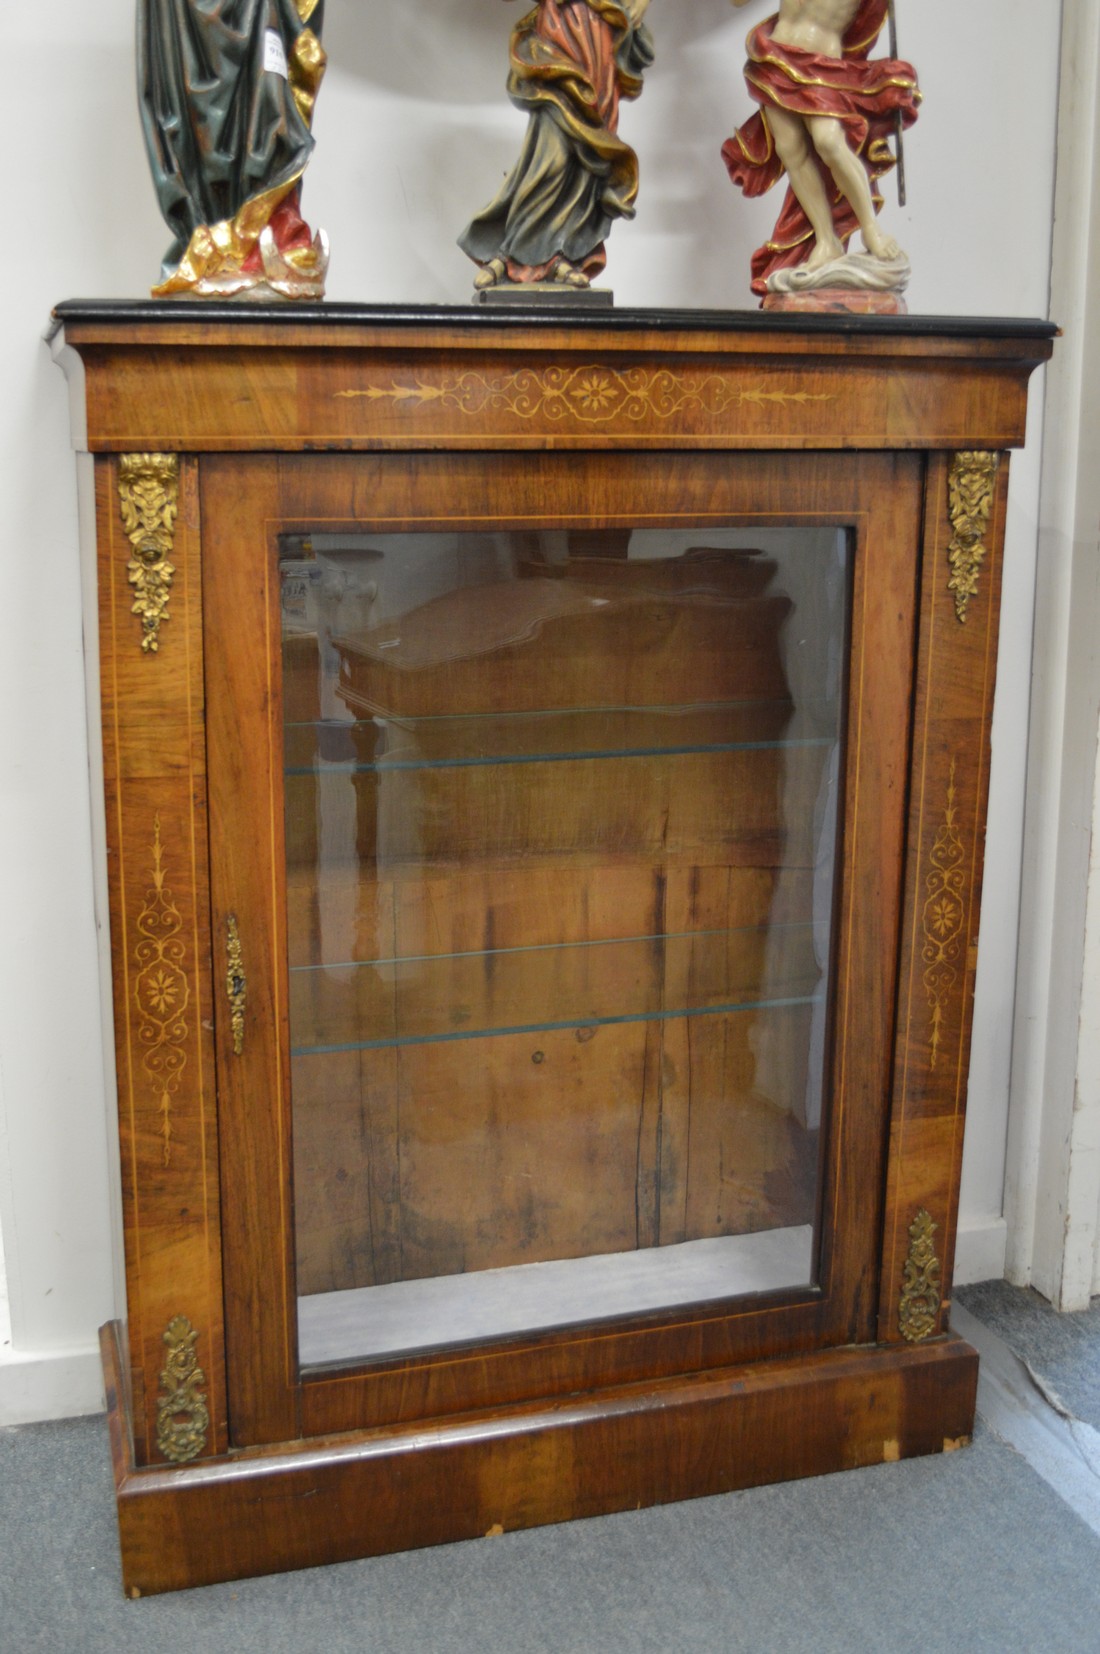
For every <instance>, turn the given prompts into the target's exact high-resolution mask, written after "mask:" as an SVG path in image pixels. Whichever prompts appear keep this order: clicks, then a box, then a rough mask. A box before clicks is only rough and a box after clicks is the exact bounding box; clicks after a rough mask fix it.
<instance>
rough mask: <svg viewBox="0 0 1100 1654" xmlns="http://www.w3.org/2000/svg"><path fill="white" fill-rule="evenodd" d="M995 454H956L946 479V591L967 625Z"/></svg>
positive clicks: (981, 557) (985, 529)
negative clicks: (948, 574)
mask: <svg viewBox="0 0 1100 1654" xmlns="http://www.w3.org/2000/svg"><path fill="white" fill-rule="evenodd" d="M996 475H997V455H996V454H988V453H984V452H982V451H980V450H977V451H970V450H968V451H964V452H963V453H959V454H956V455H955V458H954V460H953V461H952V465H951V472H950V475H949V477H948V483H947V487H948V505H949V510H950V513H951V543H950V545H949V546H948V548H947V558H948V562H949V563H950V564H951V578H950V580H949V581H948V582H947V589H948V591H950V592H953V593H954V596H955V613H956V615H957V616H958V618H959V621H960V623H961V624H963V625H965V623H966V611H967V608H968V606H969V604H970V599H971V598H972V597H975V596H977V592H978V578H979V575H980V574H981V568H982V563H983V561H984V560H985V555H986V545H985V537H986V534H987V533H988V531H989V519H990V515H991V513H992V511H993V482H994V478H995V477H996Z"/></svg>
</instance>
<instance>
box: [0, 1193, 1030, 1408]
mask: <svg viewBox="0 0 1100 1654" xmlns="http://www.w3.org/2000/svg"><path fill="white" fill-rule="evenodd" d="M1005 1233H1006V1231H1005V1222H1004V1219H1003V1218H985V1219H981V1220H976V1221H965V1220H964V1222H963V1224H962V1226H961V1227H960V1229H959V1241H958V1248H957V1251H956V1254H955V1280H956V1282H957V1283H958V1285H959V1286H972V1285H973V1284H974V1283H975V1282H976V1281H999V1280H1001V1279H1002V1278H1003V1276H1004V1259H1005ZM103 1406H104V1401H103V1375H102V1373H101V1371H100V1365H99V1345H98V1342H96V1343H94V1344H93V1343H90V1344H89V1345H88V1347H87V1348H85V1349H78V1350H49V1351H20V1352H18V1353H13V1352H11V1351H10V1350H0V1429H3V1428H6V1427H8V1426H11V1425H14V1424H37V1423H40V1422H44V1421H46V1420H48V1419H66V1418H78V1417H82V1416H83V1415H85V1414H88V1413H99V1412H102V1411H103Z"/></svg>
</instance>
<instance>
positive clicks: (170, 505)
mask: <svg viewBox="0 0 1100 1654" xmlns="http://www.w3.org/2000/svg"><path fill="white" fill-rule="evenodd" d="M179 492H180V462H179V459H178V457H177V456H176V455H175V454H123V455H122V458H121V460H120V462H119V472H118V493H119V503H120V506H121V510H122V526H123V528H124V529H125V530H126V536H127V539H128V540H129V541H130V545H131V547H132V548H133V556H132V557H131V559H130V562H129V565H128V567H127V576H128V578H129V581H130V584H131V586H133V588H134V606H133V609H132V610H131V613H132V614H136V615H138V616H140V619H141V647H142V649H143V650H144V652H145V653H146V654H151V655H155V654H156V653H157V651H158V649H159V648H160V628H161V623H162V622H163V621H166V620H171V618H172V617H171V615H170V614H169V613H168V600H169V598H170V597H171V595H172V576H173V575H174V574H175V572H176V570H175V567H174V565H173V564H172V563H171V562H170V561H169V558H170V556H171V552H172V545H173V542H174V539H175V532H176V515H177V512H178V511H179Z"/></svg>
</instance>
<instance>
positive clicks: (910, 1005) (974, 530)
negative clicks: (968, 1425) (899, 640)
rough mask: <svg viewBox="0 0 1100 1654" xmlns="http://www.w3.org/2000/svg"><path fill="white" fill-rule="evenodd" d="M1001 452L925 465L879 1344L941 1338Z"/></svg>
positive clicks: (962, 1089)
mask: <svg viewBox="0 0 1100 1654" xmlns="http://www.w3.org/2000/svg"><path fill="white" fill-rule="evenodd" d="M1007 488H1008V456H1007V455H998V454H994V453H985V452H979V453H975V452H964V453H956V454H940V455H936V456H935V459H934V460H933V461H932V462H931V463H930V465H929V473H928V487H927V493H926V509H925V530H924V561H923V574H922V590H921V618H920V637H919V642H918V652H917V690H916V703H915V719H914V732H913V755H912V771H911V778H910V807H909V844H908V854H907V862H906V885H905V890H906V894H905V918H904V923H903V928H902V953H901V977H900V998H899V1016H898V1041H897V1052H896V1059H895V1072H894V1092H893V1106H892V1117H891V1126H890V1164H889V1171H888V1176H887V1197H886V1225H885V1231H884V1238H883V1281H882V1296H881V1301H880V1306H879V1329H880V1338H881V1339H882V1340H883V1341H886V1342H893V1341H898V1340H901V1339H905V1340H908V1341H909V1342H914V1343H917V1342H921V1341H922V1340H923V1339H925V1338H929V1337H932V1336H933V1335H934V1334H936V1333H938V1332H940V1331H942V1330H943V1324H944V1316H945V1312H946V1307H947V1303H948V1299H949V1296H950V1286H951V1269H952V1264H953V1257H954V1246H955V1227H956V1223H957V1218H958V1194H959V1177H960V1171H961V1164H962V1138H963V1118H964V1114H965V1108H966V1086H967V1074H968V1070H969V1064H970V1033H971V1023H972V1018H973V1005H974V976H975V970H976V966H977V946H978V941H977V929H978V915H979V911H980V906H981V887H982V866H983V856H984V848H985V816H986V804H987V799H988V794H989V743H990V719H991V715H992V708H993V685H994V676H995V672H996V657H997V627H998V615H999V608H1000V586H1001V551H1002V547H1003V543H1004V520H1005V498H1006V494H1007Z"/></svg>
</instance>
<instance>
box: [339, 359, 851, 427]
mask: <svg viewBox="0 0 1100 1654" xmlns="http://www.w3.org/2000/svg"><path fill="white" fill-rule="evenodd" d="M335 394H336V395H337V396H338V397H343V398H348V399H351V398H361V399H363V400H365V401H368V402H381V401H388V402H392V403H394V404H395V405H399V406H402V407H407V408H410V409H412V410H413V411H418V410H419V409H420V408H424V407H428V406H430V405H434V406H436V407H440V408H448V409H454V410H457V412H459V413H461V414H468V415H475V414H481V413H485V412H486V411H489V412H494V413H507V414H512V415H514V416H515V417H516V418H518V419H535V418H537V417H539V416H541V417H542V418H544V419H553V420H577V421H579V422H580V423H582V424H585V425H603V424H608V423H609V422H610V421H612V420H614V419H620V418H621V419H626V420H633V421H635V422H638V421H640V420H643V419H671V418H672V417H673V415H674V414H678V413H680V412H681V411H682V410H684V409H691V410H693V411H700V412H703V413H708V414H720V413H724V412H725V411H726V409H727V408H736V407H763V406H765V405H766V404H768V403H773V404H776V405H777V406H780V407H786V406H788V405H789V404H792V403H793V404H795V405H796V406H798V407H805V406H806V404H807V403H810V402H833V401H835V400H836V399H835V397H834V396H833V395H831V394H830V393H828V392H821V393H813V392H810V391H769V390H763V389H761V388H759V387H746V386H744V385H741V384H739V383H736V382H735V381H734V380H732V379H729V378H726V377H725V376H724V375H722V374H719V373H707V374H703V375H700V376H698V377H697V378H695V379H688V378H683V377H681V376H680V375H679V374H675V373H671V372H670V371H669V370H668V369H667V368H661V369H659V370H658V371H657V372H656V373H650V372H649V371H647V370H646V369H645V368H626V369H624V370H622V371H620V370H619V369H617V368H604V367H597V366H590V367H583V368H545V369H543V370H542V371H541V372H540V371H538V370H536V369H534V368H521V369H520V370H519V371H518V372H517V373H509V374H504V375H502V376H501V377H499V378H496V379H490V378H487V377H486V376H485V375H484V374H481V373H463V374H460V375H459V377H458V378H456V379H449V380H444V381H442V383H440V384H438V385H432V384H428V383H426V382H425V381H424V380H422V379H417V380H416V381H415V383H413V384H408V385H399V384H398V383H397V381H396V380H393V381H391V383H390V384H389V385H388V386H384V385H370V386H368V387H367V389H365V390H346V391H337V392H336V393H335Z"/></svg>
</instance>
